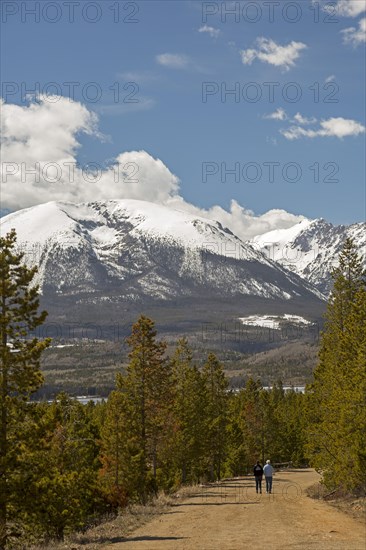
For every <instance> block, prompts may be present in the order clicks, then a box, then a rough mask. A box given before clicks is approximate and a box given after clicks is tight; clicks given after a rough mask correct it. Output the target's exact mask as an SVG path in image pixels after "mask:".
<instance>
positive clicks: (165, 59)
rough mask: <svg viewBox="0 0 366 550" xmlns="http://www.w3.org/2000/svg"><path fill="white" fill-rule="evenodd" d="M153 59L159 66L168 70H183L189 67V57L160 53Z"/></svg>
mask: <svg viewBox="0 0 366 550" xmlns="http://www.w3.org/2000/svg"><path fill="white" fill-rule="evenodd" d="M155 59H156V62H157V63H158V64H159V65H163V66H164V67H169V68H170V69H185V68H186V67H187V66H188V65H189V57H187V56H186V55H183V54H178V53H161V54H159V55H157V56H156V58H155Z"/></svg>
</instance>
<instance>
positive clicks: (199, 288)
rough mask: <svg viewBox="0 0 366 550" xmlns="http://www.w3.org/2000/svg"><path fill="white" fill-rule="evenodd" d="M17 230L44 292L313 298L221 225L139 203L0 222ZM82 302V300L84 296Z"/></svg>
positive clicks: (42, 208)
mask: <svg viewBox="0 0 366 550" xmlns="http://www.w3.org/2000/svg"><path fill="white" fill-rule="evenodd" d="M0 223H1V233H2V234H4V233H6V232H8V231H9V230H10V229H11V228H15V229H16V232H17V236H18V246H19V248H20V249H21V250H22V251H23V252H24V253H25V260H26V262H27V263H29V264H32V265H34V264H37V265H38V266H39V273H38V282H39V284H40V286H41V289H42V292H43V293H44V295H48V296H52V295H58V296H75V299H78V300H81V301H83V299H85V295H87V294H88V295H89V296H90V294H92V295H93V303H98V302H99V303H105V302H108V301H110V300H111V299H113V300H119V301H124V302H135V303H136V302H140V301H142V302H143V301H145V300H165V301H166V300H177V299H179V298H194V297H197V298H198V299H199V298H203V297H210V298H211V297H213V296H220V298H225V297H235V296H242V297H243V296H251V297H257V298H261V299H269V300H281V301H291V300H292V299H295V300H298V299H303V298H304V299H306V300H315V301H319V299H321V298H322V297H321V295H320V293H319V292H317V291H316V289H314V288H313V287H312V286H311V285H309V284H308V283H307V282H306V281H303V280H301V278H300V277H298V276H297V275H296V274H293V273H291V272H290V271H288V270H287V269H285V268H284V267H283V266H281V265H280V264H278V263H275V262H273V261H272V260H271V259H268V258H266V256H265V255H264V254H263V253H262V252H261V251H259V250H256V249H255V248H253V247H252V246H251V245H250V244H248V243H244V242H243V241H241V240H240V239H239V238H238V237H236V236H235V235H234V234H233V233H232V232H231V231H230V230H228V229H226V228H223V227H222V225H221V224H220V223H219V222H215V221H210V220H207V219H205V218H200V217H197V216H194V215H192V214H188V213H186V212H182V211H179V210H176V209H172V208H169V207H166V206H162V205H158V204H154V203H150V202H145V201H138V200H110V201H100V202H93V203H87V204H73V203H70V202H50V203H46V204H41V205H38V206H34V207H32V208H27V209H25V210H20V211H17V212H15V213H12V214H9V215H7V216H5V217H4V218H2V219H1V220H0ZM83 297H84V298H83Z"/></svg>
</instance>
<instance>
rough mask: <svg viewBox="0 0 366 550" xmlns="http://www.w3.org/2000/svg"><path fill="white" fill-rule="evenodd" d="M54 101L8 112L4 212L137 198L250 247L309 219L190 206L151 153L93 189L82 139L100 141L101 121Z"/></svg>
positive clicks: (109, 171)
mask: <svg viewBox="0 0 366 550" xmlns="http://www.w3.org/2000/svg"><path fill="white" fill-rule="evenodd" d="M51 99H53V102H49V101H47V99H46V98H44V97H40V98H39V99H38V100H33V101H32V102H31V103H30V104H29V105H25V106H19V105H12V104H5V103H3V104H2V135H1V139H2V143H3V154H2V164H1V170H2V174H1V181H2V208H10V209H11V210H17V209H19V208H26V207H29V206H33V205H35V204H40V203H43V202H48V201H52V200H66V201H67V200H69V201H72V202H76V203H78V202H87V201H94V200H107V199H123V198H133V199H140V200H147V201H151V202H155V203H160V204H166V205H168V206H171V207H175V208H178V209H180V210H184V211H186V212H190V213H192V214H194V215H197V216H201V217H204V218H208V219H215V220H217V221H219V222H220V223H221V224H222V225H223V226H224V227H228V228H229V229H230V230H231V231H233V233H235V234H236V235H238V236H239V237H240V238H242V239H243V240H247V239H250V238H252V237H253V236H255V235H258V234H261V233H265V232H267V231H271V230H273V229H286V228H288V227H291V226H292V225H294V224H296V223H298V222H299V221H301V220H302V219H303V216H295V215H293V214H289V213H288V212H285V211H284V210H270V211H269V212H266V213H265V214H262V215H260V216H256V215H255V214H254V213H253V212H251V211H250V210H247V209H245V208H244V207H242V206H241V205H240V204H239V203H237V202H236V201H234V200H233V201H232V202H231V206H230V210H229V211H227V210H225V209H224V208H222V207H221V206H213V207H211V208H209V209H202V208H199V207H197V206H194V205H193V204H190V203H187V202H186V201H185V200H184V199H183V197H181V196H180V194H179V179H178V177H177V176H176V175H174V174H173V173H172V172H171V171H170V170H169V168H167V166H165V164H164V163H163V162H162V161H161V160H160V159H156V158H153V157H152V156H151V155H149V154H148V153H147V152H146V151H128V152H123V153H121V154H119V155H118V156H117V157H116V158H115V159H113V161H112V164H111V165H109V166H108V167H105V166H104V167H98V166H96V165H95V166H94V171H95V176H96V177H95V181H91V180H92V179H93V178H91V175H92V174H91V173H89V172H86V171H85V170H84V171H83V169H82V168H83V167H81V166H80V165H79V164H78V162H77V158H76V153H77V151H78V149H79V148H80V143H79V141H78V135H79V134H80V133H84V134H89V135H91V136H96V137H98V136H99V133H98V128H97V122H98V119H97V117H96V115H95V114H93V113H91V112H90V111H88V110H87V109H86V107H85V106H83V105H82V104H80V103H78V102H75V101H72V100H70V99H68V98H63V97H59V98H56V97H53V98H51ZM56 99H57V101H56ZM21 163H23V167H22V166H21ZM37 164H38V166H37ZM57 169H59V170H60V174H59V173H58V170H57ZM34 170H36V174H34ZM26 171H27V172H26ZM56 176H57V178H56ZM58 176H59V177H58ZM52 180H53V181H52Z"/></svg>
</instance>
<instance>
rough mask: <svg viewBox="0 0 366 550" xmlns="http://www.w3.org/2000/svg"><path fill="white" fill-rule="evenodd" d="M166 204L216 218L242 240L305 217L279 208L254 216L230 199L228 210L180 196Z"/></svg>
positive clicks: (288, 225)
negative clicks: (189, 201) (199, 203)
mask: <svg viewBox="0 0 366 550" xmlns="http://www.w3.org/2000/svg"><path fill="white" fill-rule="evenodd" d="M166 204H167V205H168V206H172V207H174V208H177V209H179V210H184V211H185V212H190V213H191V214H195V215H197V216H201V217H203V218H208V219H211V220H212V219H214V220H217V221H219V222H220V223H221V225H222V226H223V227H227V228H229V229H230V230H231V231H232V232H233V233H234V234H235V235H237V236H238V237H240V238H241V239H242V240H243V241H245V240H249V239H252V238H253V237H255V236H256V235H261V234H262V233H266V232H267V231H272V230H273V229H287V228H289V227H292V226H293V225H295V224H296V223H298V222H300V221H301V220H303V219H305V218H304V216H296V215H294V214H290V213H289V212H286V211H285V210H279V209H275V210H269V211H268V212H265V213H264V214H262V215H260V216H256V215H255V214H254V212H252V211H251V210H248V209H246V208H244V207H243V206H241V205H240V204H239V203H238V202H237V201H236V200H232V201H231V203H230V210H225V209H224V208H222V207H221V206H218V205H215V206H212V207H211V208H208V209H207V210H205V209H202V208H198V207H197V206H194V205H193V204H190V203H187V202H185V200H184V199H183V198H182V197H180V196H177V197H173V198H171V199H169V200H168V201H167V203H166Z"/></svg>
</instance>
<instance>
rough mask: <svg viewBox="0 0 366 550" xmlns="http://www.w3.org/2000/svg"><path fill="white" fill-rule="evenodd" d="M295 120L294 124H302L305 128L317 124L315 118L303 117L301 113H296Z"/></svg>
mask: <svg viewBox="0 0 366 550" xmlns="http://www.w3.org/2000/svg"><path fill="white" fill-rule="evenodd" d="M293 120H294V122H297V123H298V124H302V125H303V126H306V125H307V124H315V122H316V118H315V117H311V118H306V117H304V116H302V114H301V113H296V115H295V116H294V119H293Z"/></svg>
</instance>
